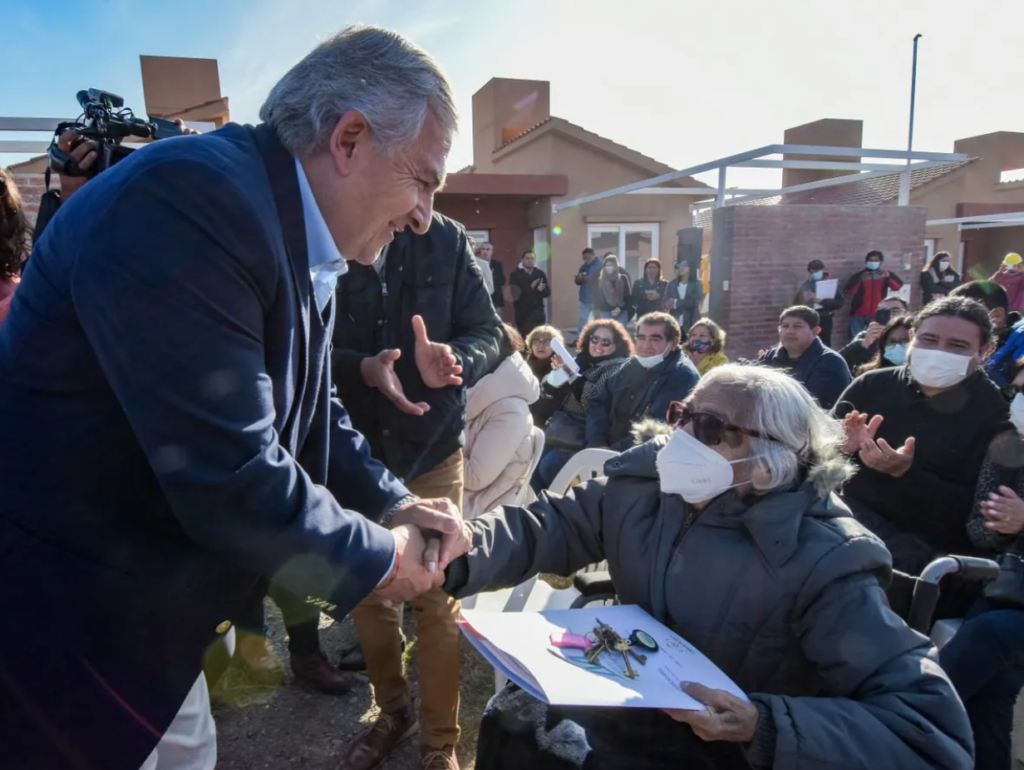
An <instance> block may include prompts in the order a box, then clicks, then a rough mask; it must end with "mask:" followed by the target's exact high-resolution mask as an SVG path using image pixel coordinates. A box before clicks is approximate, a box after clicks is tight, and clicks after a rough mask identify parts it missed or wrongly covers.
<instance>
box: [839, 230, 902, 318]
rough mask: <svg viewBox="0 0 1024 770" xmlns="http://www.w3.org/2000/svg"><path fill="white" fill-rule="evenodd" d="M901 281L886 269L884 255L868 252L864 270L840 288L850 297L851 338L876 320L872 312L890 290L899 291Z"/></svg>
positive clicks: (877, 252) (855, 274) (876, 251)
mask: <svg viewBox="0 0 1024 770" xmlns="http://www.w3.org/2000/svg"><path fill="white" fill-rule="evenodd" d="M902 285H903V279H902V278H900V277H899V276H898V275H896V274H895V273H893V272H890V271H889V270H886V269H885V255H884V254H883V253H882V252H880V251H878V250H877V249H876V250H874V251H869V252H868V254H867V256H866V257H865V258H864V269H863V270H859V271H857V272H856V273H854V274H853V275H852V276H850V280H848V281H847V282H846V287H845V288H844V289H843V291H844V292H845V294H846V296H847V297H849V298H850V337H851V338H852V337H856V336H857V335H858V334H860V333H861V332H862V331H864V330H865V329H867V328H868V324H870V323H871V322H872V321H873V320H875V311H876V310H878V305H879V304H880V303H881V302H882V300H883V299H885V298H886V296H888V294H889V292H890V291H899V289H900V287H901V286H902Z"/></svg>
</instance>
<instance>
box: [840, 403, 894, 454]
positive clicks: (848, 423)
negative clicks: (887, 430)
mask: <svg viewBox="0 0 1024 770" xmlns="http://www.w3.org/2000/svg"><path fill="white" fill-rule="evenodd" d="M884 419H885V418H884V417H882V415H880V414H876V415H875V416H874V417H869V416H868V415H866V414H862V413H861V412H856V411H855V412H850V413H849V414H848V415H846V417H844V418H843V429H844V430H845V431H846V444H845V445H844V446H843V452H845V453H846V454H848V455H852V454H856V453H857V452H859V451H860V448H861V447H862V446H863V445H864V442H866V441H874V440H875V434H876V433H878V429H879V428H880V427H882V420H884Z"/></svg>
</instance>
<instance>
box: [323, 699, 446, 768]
mask: <svg viewBox="0 0 1024 770" xmlns="http://www.w3.org/2000/svg"><path fill="white" fill-rule="evenodd" d="M415 729H416V712H415V710H413V707H412V706H411V705H409V706H403V707H402V708H401V709H399V710H398V711H394V712H392V713H390V714H386V713H384V712H383V711H382V712H381V713H380V716H379V717H377V721H376V722H374V723H373V726H372V727H371V728H370V729H369V730H367V731H366V732H365V733H363V734H362V735H361V736H359V738H357V739H356V742H355V743H353V744H352V745H351V746H350V747H349V750H348V753H347V754H345V758H344V759H343V760H342V761H341V770H374V768H377V767H380V766H381V765H382V764H383V763H384V760H386V759H387V758H388V757H389V756H391V752H392V751H394V750H395V746H397V745H398V744H399V743H401V742H402V741H403V740H405V739H406V738H408V737H409V736H410V735H412V733H413V731H414V730H415ZM442 767H443V766H442Z"/></svg>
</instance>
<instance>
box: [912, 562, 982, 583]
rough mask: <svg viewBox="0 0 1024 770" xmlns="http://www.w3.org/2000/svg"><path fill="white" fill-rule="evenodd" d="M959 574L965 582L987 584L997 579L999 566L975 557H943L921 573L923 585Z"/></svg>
mask: <svg viewBox="0 0 1024 770" xmlns="http://www.w3.org/2000/svg"><path fill="white" fill-rule="evenodd" d="M954 573H956V574H959V575H961V576H962V577H963V578H964V579H965V580H978V581H982V582H988V581H990V580H995V579H996V578H998V577H999V565H998V564H996V563H995V562H994V561H992V560H991V559H981V558H978V557H977V556H943V557H942V558H939V559H936V560H935V561H933V562H931V563H930V564H929V565H928V566H927V567H925V568H924V571H923V572H922V573H921V578H920V579H921V580H922V581H924V582H925V583H938V582H939V581H940V580H941V579H942V578H943V577H945V576H946V575H951V574H954Z"/></svg>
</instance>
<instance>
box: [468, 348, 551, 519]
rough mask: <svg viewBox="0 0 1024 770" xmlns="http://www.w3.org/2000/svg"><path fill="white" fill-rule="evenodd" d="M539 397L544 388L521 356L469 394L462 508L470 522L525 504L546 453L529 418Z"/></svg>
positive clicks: (506, 364)
mask: <svg viewBox="0 0 1024 770" xmlns="http://www.w3.org/2000/svg"><path fill="white" fill-rule="evenodd" d="M539 397H540V384H539V383H538V382H537V378H536V377H534V376H533V372H531V371H530V367H529V366H527V364H526V361H524V360H523V357H522V356H520V355H519V354H518V353H515V354H513V355H512V356H510V357H509V358H506V359H505V360H504V361H502V362H501V364H500V365H499V366H498V368H497V369H495V370H494V371H493V372H491V373H490V374H488V375H487V376H486V377H484V378H483V379H482V380H480V381H479V382H478V383H477V384H476V385H474V386H473V387H472V388H470V389H469V393H468V394H467V399H466V420H467V425H466V446H465V447H464V449H463V455H464V458H465V459H464V461H463V462H464V469H465V474H466V487H465V491H464V493H463V504H462V509H463V510H462V512H463V516H465V517H466V518H467V519H471V518H473V517H474V516H478V515H479V514H481V513H485V512H486V511H490V510H493V509H494V508H496V507H498V506H499V505H524V504H525V501H526V500H527V498H528V497H529V494H530V483H529V482H530V473H531V472H532V469H533V466H534V464H535V457H536V456H539V452H540V451H541V449H542V448H543V440H544V434H543V432H541V431H540V429H539V428H535V427H534V426H533V418H532V417H531V416H530V404H532V403H533V402H534V401H536V400H537V399H538V398H539ZM538 434H539V435H538Z"/></svg>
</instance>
